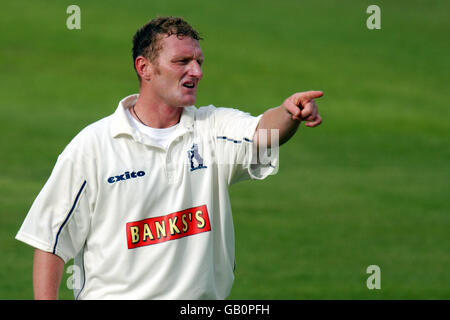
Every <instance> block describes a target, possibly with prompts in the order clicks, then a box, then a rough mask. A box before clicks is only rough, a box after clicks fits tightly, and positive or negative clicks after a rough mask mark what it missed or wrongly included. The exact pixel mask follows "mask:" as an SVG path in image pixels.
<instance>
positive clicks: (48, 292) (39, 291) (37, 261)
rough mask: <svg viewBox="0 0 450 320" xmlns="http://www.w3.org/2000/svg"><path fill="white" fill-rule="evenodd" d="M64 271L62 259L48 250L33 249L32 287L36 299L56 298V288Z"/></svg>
mask: <svg viewBox="0 0 450 320" xmlns="http://www.w3.org/2000/svg"><path fill="white" fill-rule="evenodd" d="M63 271H64V261H63V260H62V259H61V258H60V257H58V256H57V255H54V254H52V253H50V252H45V251H42V250H39V249H36V250H35V251H34V262H33V289H34V298H35V299H36V300H56V299H58V289H59V284H60V283H61V278H62V274H63Z"/></svg>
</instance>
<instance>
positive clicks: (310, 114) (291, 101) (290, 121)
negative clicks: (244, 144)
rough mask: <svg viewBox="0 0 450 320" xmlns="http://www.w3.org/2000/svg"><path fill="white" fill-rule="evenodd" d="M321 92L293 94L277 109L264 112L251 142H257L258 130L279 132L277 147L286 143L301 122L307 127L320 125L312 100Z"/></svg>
mask: <svg viewBox="0 0 450 320" xmlns="http://www.w3.org/2000/svg"><path fill="white" fill-rule="evenodd" d="M322 95H323V93H322V92H321V91H306V92H299V93H295V94H293V95H292V96H290V97H289V98H287V99H286V100H285V101H284V102H283V104H282V105H281V106H279V107H276V108H272V109H269V110H267V111H266V112H264V114H263V116H262V117H261V119H260V121H259V123H258V127H257V128H256V132H255V135H254V137H253V140H254V141H256V142H258V135H259V133H260V131H259V130H261V129H265V130H270V129H276V130H279V139H280V141H279V145H282V144H283V143H285V142H287V141H288V140H289V139H290V138H291V137H292V136H293V135H294V134H295V132H296V131H297V129H298V126H299V125H300V122H301V121H306V124H305V125H306V126H307V127H316V126H318V125H320V124H321V123H322V118H321V117H320V115H319V113H318V110H317V106H316V104H315V102H314V98H320V97H321V96H322ZM270 136H271V135H270V134H267V140H268V141H267V144H268V145H269V146H270V143H271V142H270Z"/></svg>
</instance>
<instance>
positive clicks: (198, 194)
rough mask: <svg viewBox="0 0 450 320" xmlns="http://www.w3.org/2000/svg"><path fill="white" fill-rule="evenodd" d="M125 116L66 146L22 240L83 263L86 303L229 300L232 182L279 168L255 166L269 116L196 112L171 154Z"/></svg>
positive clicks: (190, 111)
mask: <svg viewBox="0 0 450 320" xmlns="http://www.w3.org/2000/svg"><path fill="white" fill-rule="evenodd" d="M137 97H138V95H131V96H128V97H126V98H124V99H123V100H122V101H120V103H119V106H118V108H117V110H116V111H115V113H114V114H113V115H111V116H109V117H106V118H104V119H102V120H100V121H98V122H96V123H93V124H91V125H90V126H88V127H86V128H85V129H83V130H82V131H81V132H80V133H79V134H78V135H77V136H76V137H75V138H74V139H73V140H72V141H71V142H70V143H69V144H68V146H67V147H66V148H65V149H64V151H63V152H62V153H61V154H60V156H59V157H58V160H57V163H56V165H55V167H54V169H53V171H52V174H51V176H50V178H49V179H48V181H47V183H46V184H45V186H44V187H43V189H42V190H41V192H40V193H39V195H38V196H37V198H36V200H35V201H34V203H33V205H32V207H31V209H30V211H29V213H28V215H27V217H26V219H25V221H24V223H23V225H22V227H21V229H20V230H19V232H18V234H17V236H16V238H17V239H18V240H21V241H23V242H25V243H27V244H29V245H31V246H33V247H35V248H38V249H41V250H44V251H47V252H52V253H54V254H56V255H58V256H59V257H61V258H62V259H63V260H64V261H65V262H67V261H68V260H70V259H72V258H75V260H74V265H75V267H74V268H75V270H76V271H77V272H75V273H74V294H75V298H77V299H225V298H226V297H227V296H228V295H229V292H230V290H231V287H232V283H233V280H234V275H233V271H234V267H235V256H234V229H233V220H232V214H231V205H230V199H229V195H228V187H229V186H230V185H231V184H233V183H235V182H237V181H241V180H246V179H250V178H253V179H263V178H265V177H267V176H268V175H269V174H275V173H276V171H277V163H278V158H277V155H276V156H275V157H273V156H272V159H271V162H269V163H265V164H260V163H254V162H255V152H254V150H255V148H254V146H253V143H252V139H253V134H254V132H255V129H256V126H257V124H258V121H259V119H260V117H261V116H259V117H252V116H251V115H249V114H247V113H244V112H241V111H239V110H235V109H229V108H216V107H214V106H207V107H201V108H196V107H194V106H191V107H185V108H184V109H183V112H182V114H181V117H180V122H179V124H178V126H177V133H176V134H175V136H174V139H173V141H172V142H171V143H170V144H169V146H168V148H167V149H165V148H162V147H161V146H160V145H159V144H158V143H157V142H156V141H154V140H152V139H151V138H150V137H148V136H147V135H145V134H142V133H141V132H140V131H139V130H137V129H136V128H135V127H134V126H132V124H131V123H130V119H129V118H128V117H127V115H126V109H127V108H130V107H131V106H133V105H134V104H135V103H136V100H137Z"/></svg>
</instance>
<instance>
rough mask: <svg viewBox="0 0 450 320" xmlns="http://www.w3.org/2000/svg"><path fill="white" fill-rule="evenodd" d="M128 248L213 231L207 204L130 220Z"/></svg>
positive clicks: (127, 225) (127, 228)
mask: <svg viewBox="0 0 450 320" xmlns="http://www.w3.org/2000/svg"><path fill="white" fill-rule="evenodd" d="M126 231H127V243H128V249H134V248H137V247H143V246H149V245H152V244H157V243H161V242H166V241H169V240H175V239H180V238H184V237H187V236H192V235H195V234H199V233H203V232H208V231H211V224H210V221H209V215H208V209H207V208H206V205H202V206H199V207H193V208H189V209H185V210H183V211H178V212H174V213H170V214H168V215H165V216H160V217H155V218H149V219H144V220H140V221H133V222H128V223H127V224H126Z"/></svg>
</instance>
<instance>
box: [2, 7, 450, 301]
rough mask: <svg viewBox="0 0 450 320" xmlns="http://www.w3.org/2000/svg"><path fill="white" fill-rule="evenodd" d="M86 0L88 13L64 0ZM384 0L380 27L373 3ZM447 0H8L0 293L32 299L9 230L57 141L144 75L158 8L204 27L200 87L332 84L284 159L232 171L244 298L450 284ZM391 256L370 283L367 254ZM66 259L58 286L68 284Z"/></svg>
mask: <svg viewBox="0 0 450 320" xmlns="http://www.w3.org/2000/svg"><path fill="white" fill-rule="evenodd" d="M70 4H77V5H79V6H80V8H81V27H82V29H81V30H68V29H67V28H66V19H67V17H68V14H66V8H67V7H68V6H69V5H70ZM370 4H377V5H379V6H380V8H381V27H382V29H381V30H368V29H367V28H366V19H367V18H368V16H369V15H368V14H367V13H366V8H367V7H368V6H369V5H370ZM449 9H450V4H449V2H448V1H445V0H440V1H436V0H434V1H395V2H393V1H356V0H354V1H337V0H319V1H294V0H282V1H268V0H260V1H244V0H241V1H234V0H233V1H220V2H219V1H197V0H193V1H178V0H176V1H175V0H172V1H126V2H125V1H95V2H93V1H87V0H80V1H76V2H69V1H56V0H54V1H47V0H45V1H28V2H23V1H15V2H13V1H11V2H6V3H3V4H2V10H1V12H0V17H1V19H0V28H1V30H2V31H1V33H0V46H1V48H0V70H1V78H0V79H1V80H0V81H1V86H0V96H1V102H0V112H1V117H0V130H1V135H0V139H1V140H0V148H1V157H0V165H1V167H2V172H1V175H0V219H1V220H0V228H1V229H0V248H1V252H2V259H0V299H31V298H32V297H33V296H32V276H31V271H32V252H33V250H32V249H31V248H30V247H28V246H26V245H24V244H22V243H20V242H18V241H16V240H14V236H15V234H16V232H17V230H18V229H19V227H20V225H21V223H22V221H23V219H24V218H25V215H26V213H27V211H28V209H29V207H30V206H31V203H32V202H33V200H34V198H35V197H36V195H37V193H38V192H39V190H40V189H41V188H42V186H43V184H44V182H45V181H46V179H47V178H48V176H49V174H50V172H51V170H52V168H53V165H54V163H55V161H56V158H57V156H58V154H59V153H60V152H61V151H62V150H63V148H64V146H65V145H66V144H67V143H68V142H69V141H70V140H71V139H72V137H73V136H75V134H76V133H78V132H79V131H80V130H81V129H82V128H83V127H85V126H86V125H88V124H90V123H92V122H94V121H96V120H97V119H99V118H102V117H104V116H107V115H109V114H111V113H112V112H113V111H114V110H115V108H116V106H117V103H118V101H119V100H120V99H121V98H122V97H124V96H126V95H128V94H131V93H134V92H137V91H138V87H137V80H136V76H135V74H134V70H133V68H132V59H131V37H132V35H133V34H134V32H135V31H136V29H137V28H138V27H140V26H141V25H143V24H144V23H145V22H147V21H148V20H149V19H151V18H153V17H155V16H157V15H178V16H183V17H185V18H186V19H187V20H188V21H189V22H190V23H191V24H192V25H193V26H194V27H195V28H196V29H198V30H199V31H200V33H201V34H202V36H203V37H204V39H205V40H204V41H202V42H201V45H202V48H203V52H204V54H205V56H206V60H205V64H204V67H203V72H204V78H203V80H202V83H201V84H200V88H199V94H198V102H197V105H198V106H201V105H207V104H214V105H216V106H227V107H235V108H240V109H242V110H245V111H248V112H251V113H252V114H254V115H257V114H260V113H262V112H263V111H264V110H266V109H267V108H269V107H273V106H277V105H279V104H280V103H281V102H282V101H283V100H284V99H285V98H286V97H288V96H289V95H291V94H292V93H294V92H297V91H305V90H310V89H316V90H323V91H324V93H325V95H324V97H323V98H321V99H320V101H319V109H320V113H321V115H322V117H323V118H324V123H323V125H322V126H321V127H319V128H315V129H310V128H306V127H303V126H302V127H301V128H300V130H299V132H298V133H297V135H296V136H295V137H294V138H293V139H292V140H291V141H289V142H288V143H287V144H286V145H285V146H283V147H282V149H281V159H280V171H279V173H278V175H276V176H274V177H270V178H269V179H268V180H266V181H263V182H245V183H241V184H237V185H235V186H233V187H232V188H231V197H232V206H233V215H234V221H235V229H236V255H237V269H236V273H235V275H236V280H235V284H234V287H233V290H232V292H231V295H230V298H231V299H449V298H450V273H449V272H448V270H449V268H450V255H449V253H450V241H449V240H450V235H449V230H450V218H449V211H450V210H449V204H448V203H449V201H448V198H449V159H450V154H449V150H450V148H449V147H450V145H449V104H450V96H449V58H448V57H449V53H450V50H449V41H448V34H449V31H450V22H449V19H448V12H449ZM372 264H375V265H378V266H380V268H381V290H368V288H367V287H366V279H367V278H368V276H369V275H368V274H366V268H367V267H368V266H369V265H372ZM68 276H69V274H65V278H64V280H63V282H62V285H61V289H60V297H61V298H62V299H73V294H72V292H71V291H70V290H69V289H67V287H66V285H65V281H66V279H67V277H68Z"/></svg>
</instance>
